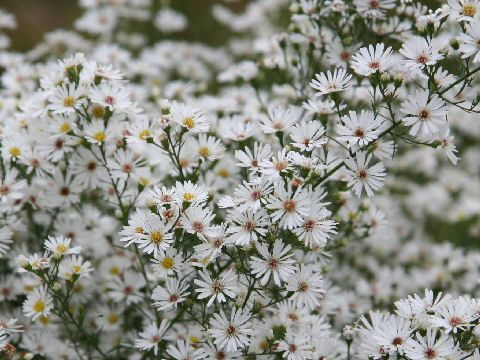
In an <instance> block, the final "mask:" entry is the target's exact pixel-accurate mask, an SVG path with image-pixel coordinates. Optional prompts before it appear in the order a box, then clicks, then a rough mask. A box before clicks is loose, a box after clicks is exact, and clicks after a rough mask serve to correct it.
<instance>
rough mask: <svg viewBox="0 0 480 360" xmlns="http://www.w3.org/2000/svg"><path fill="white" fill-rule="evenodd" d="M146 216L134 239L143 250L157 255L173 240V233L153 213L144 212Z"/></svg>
mask: <svg viewBox="0 0 480 360" xmlns="http://www.w3.org/2000/svg"><path fill="white" fill-rule="evenodd" d="M145 215H146V217H145V219H144V220H143V223H142V225H143V226H142V230H141V232H140V229H135V231H138V234H139V236H138V237H137V238H136V239H135V243H137V244H138V247H139V248H140V249H142V248H143V252H146V253H147V254H152V253H153V256H154V257H157V256H158V254H160V253H163V252H164V251H165V250H166V249H167V248H168V247H169V246H170V244H171V243H172V242H173V234H172V233H171V232H169V230H170V228H169V227H168V226H167V225H166V224H165V223H164V222H163V221H162V219H160V217H158V216H157V215H155V214H153V213H150V212H149V213H146V214H145Z"/></svg>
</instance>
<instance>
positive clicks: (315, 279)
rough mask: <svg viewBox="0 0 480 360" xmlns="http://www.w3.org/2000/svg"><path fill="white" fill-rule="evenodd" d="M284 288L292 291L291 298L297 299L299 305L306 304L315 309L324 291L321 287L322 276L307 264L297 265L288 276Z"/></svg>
mask: <svg viewBox="0 0 480 360" xmlns="http://www.w3.org/2000/svg"><path fill="white" fill-rule="evenodd" d="M285 289H286V290H287V291H293V292H294V294H293V298H294V299H295V300H297V303H298V305H299V306H306V307H308V308H309V309H315V307H316V306H318V305H320V300H321V299H322V298H323V295H324V294H325V293H326V290H324V289H323V280H322V276H321V275H320V274H319V273H318V272H315V271H314V269H313V267H312V266H309V265H299V267H298V268H297V270H296V272H295V274H293V275H291V276H290V277H289V278H288V280H287V284H286V287H285Z"/></svg>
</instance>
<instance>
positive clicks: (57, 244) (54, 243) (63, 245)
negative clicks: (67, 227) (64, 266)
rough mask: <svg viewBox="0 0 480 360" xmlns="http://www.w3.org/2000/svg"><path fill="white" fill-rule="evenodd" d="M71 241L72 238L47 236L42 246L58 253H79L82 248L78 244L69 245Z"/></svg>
mask: <svg viewBox="0 0 480 360" xmlns="http://www.w3.org/2000/svg"><path fill="white" fill-rule="evenodd" d="M71 241H72V239H70V238H65V237H63V236H56V237H54V236H49V237H48V239H47V240H45V243H44V247H45V249H47V250H49V251H51V252H53V253H54V254H58V255H71V254H79V253H80V251H81V250H82V248H81V247H80V246H75V247H70V242H71Z"/></svg>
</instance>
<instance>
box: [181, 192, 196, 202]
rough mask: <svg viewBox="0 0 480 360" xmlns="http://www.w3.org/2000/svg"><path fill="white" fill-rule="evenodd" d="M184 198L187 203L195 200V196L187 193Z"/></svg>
mask: <svg viewBox="0 0 480 360" xmlns="http://www.w3.org/2000/svg"><path fill="white" fill-rule="evenodd" d="M183 198H184V199H185V201H191V200H193V199H195V195H193V194H192V193H188V192H187V193H185V194H183Z"/></svg>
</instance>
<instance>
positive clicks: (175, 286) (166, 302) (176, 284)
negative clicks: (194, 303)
mask: <svg viewBox="0 0 480 360" xmlns="http://www.w3.org/2000/svg"><path fill="white" fill-rule="evenodd" d="M188 287H189V286H188V284H187V283H185V282H181V281H180V280H177V279H175V278H172V277H169V278H167V280H166V281H165V285H164V286H160V285H159V286H157V287H156V288H155V289H153V292H152V300H154V303H153V305H154V306H155V307H156V308H157V309H159V310H166V309H169V308H171V307H175V308H176V307H177V304H179V303H181V302H184V301H185V300H186V299H187V296H188V295H189V294H190V292H189V291H187V290H188Z"/></svg>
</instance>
